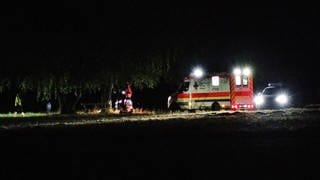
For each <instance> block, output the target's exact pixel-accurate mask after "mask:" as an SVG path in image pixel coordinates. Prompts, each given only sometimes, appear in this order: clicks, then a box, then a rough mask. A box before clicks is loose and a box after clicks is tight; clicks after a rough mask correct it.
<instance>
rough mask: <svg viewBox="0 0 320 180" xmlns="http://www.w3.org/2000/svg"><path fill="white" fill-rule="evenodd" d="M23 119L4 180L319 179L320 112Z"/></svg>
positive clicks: (6, 137)
mask: <svg viewBox="0 0 320 180" xmlns="http://www.w3.org/2000/svg"><path fill="white" fill-rule="evenodd" d="M21 119H22V118H15V119H14V123H11V122H12V121H13V119H9V120H8V121H7V120H3V121H2V122H3V123H2V124H1V125H2V127H7V128H2V129H1V131H0V133H1V136H0V142H1V150H2V151H1V152H2V154H3V155H4V156H3V157H2V158H1V176H0V179H25V178H34V177H37V178H43V177H45V179H48V178H49V179H51V178H52V179H282V180H283V179H318V178H319V175H318V167H319V166H318V164H319V162H320V110H319V109H312V110H301V109H296V110H295V109H293V110H288V111H259V112H233V113H230V112H221V113H213V112H199V113H171V114H154V115H138V116H137V115H130V116H125V115H124V116H118V115H110V116H78V115H75V116H71V115H70V116H47V117H32V118H25V119H23V121H21ZM10 123H11V125H12V126H9V125H10Z"/></svg>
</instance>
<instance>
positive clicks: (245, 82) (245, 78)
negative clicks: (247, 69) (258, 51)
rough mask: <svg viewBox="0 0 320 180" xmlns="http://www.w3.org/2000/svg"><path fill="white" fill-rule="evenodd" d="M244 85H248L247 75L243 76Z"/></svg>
mask: <svg viewBox="0 0 320 180" xmlns="http://www.w3.org/2000/svg"><path fill="white" fill-rule="evenodd" d="M242 84H243V85H245V86H246V85H248V76H246V75H243V77H242Z"/></svg>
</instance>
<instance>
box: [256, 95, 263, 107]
mask: <svg viewBox="0 0 320 180" xmlns="http://www.w3.org/2000/svg"><path fill="white" fill-rule="evenodd" d="M254 103H255V104H256V105H258V106H259V105H262V104H263V103H264V98H263V97H262V96H261V95H257V96H256V97H255V98H254Z"/></svg>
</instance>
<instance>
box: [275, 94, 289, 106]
mask: <svg viewBox="0 0 320 180" xmlns="http://www.w3.org/2000/svg"><path fill="white" fill-rule="evenodd" d="M276 102H277V103H279V104H281V105H284V104H287V103H288V96H287V95H286V94H280V95H278V96H277V97H276Z"/></svg>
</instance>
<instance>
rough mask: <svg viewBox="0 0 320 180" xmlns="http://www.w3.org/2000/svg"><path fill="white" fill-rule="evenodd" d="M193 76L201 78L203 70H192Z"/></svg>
mask: <svg viewBox="0 0 320 180" xmlns="http://www.w3.org/2000/svg"><path fill="white" fill-rule="evenodd" d="M193 75H194V76H195V77H196V78H200V77H202V76H203V70H202V69H201V68H196V69H194V70H193Z"/></svg>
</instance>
